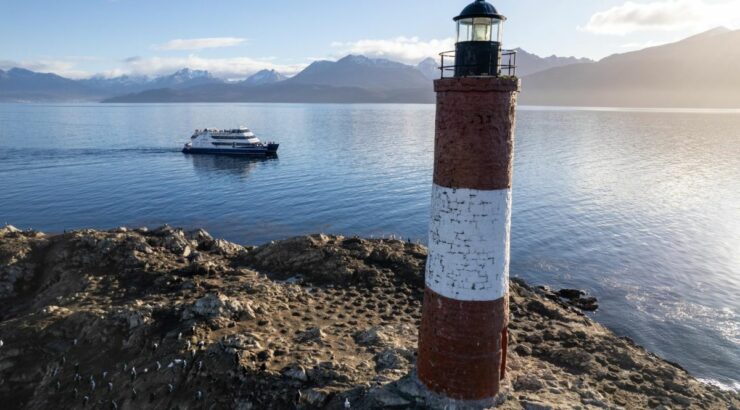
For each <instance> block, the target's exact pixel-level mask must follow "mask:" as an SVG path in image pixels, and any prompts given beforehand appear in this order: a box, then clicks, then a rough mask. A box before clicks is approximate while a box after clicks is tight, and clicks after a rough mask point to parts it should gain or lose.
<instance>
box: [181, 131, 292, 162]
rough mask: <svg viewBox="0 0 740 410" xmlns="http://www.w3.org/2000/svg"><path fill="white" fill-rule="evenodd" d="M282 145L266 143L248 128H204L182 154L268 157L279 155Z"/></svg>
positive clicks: (186, 145)
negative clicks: (278, 151) (279, 148)
mask: <svg viewBox="0 0 740 410" xmlns="http://www.w3.org/2000/svg"><path fill="white" fill-rule="evenodd" d="M279 146H280V144H278V143H275V142H267V143H264V142H262V141H260V139H259V138H257V136H255V135H254V133H253V132H252V131H251V130H250V129H249V128H246V127H239V128H235V129H224V130H219V129H213V128H204V129H202V130H200V129H198V130H195V132H194V133H193V135H192V136H191V137H190V142H188V143H187V144H185V147H184V148H183V149H182V152H184V153H186V154H221V155H244V156H255V157H266V156H275V155H277V150H278V147H279Z"/></svg>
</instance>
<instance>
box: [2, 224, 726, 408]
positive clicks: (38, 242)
mask: <svg viewBox="0 0 740 410" xmlns="http://www.w3.org/2000/svg"><path fill="white" fill-rule="evenodd" d="M425 258H426V250H425V248H423V247H422V246H419V245H415V244H410V243H405V242H403V241H397V240H382V239H376V240H367V239H359V238H344V237H338V236H326V235H314V236H308V237H300V238H294V239H288V240H285V241H280V242H274V243H270V244H267V245H264V246H261V247H257V248H251V247H242V246H240V245H237V244H233V243H229V242H227V241H223V240H218V239H214V238H212V237H211V236H210V235H209V234H208V233H207V232H205V231H203V230H198V231H194V232H184V231H182V230H179V229H174V228H171V227H168V226H164V227H161V228H157V229H154V230H147V229H135V230H129V229H126V228H118V229H114V230H111V231H107V232H101V231H92V230H84V231H76V232H70V233H65V234H62V235H54V236H52V235H45V234H42V233H38V232H31V231H23V232H22V231H19V230H17V229H14V228H12V227H6V228H3V229H0V403H2V405H0V407H2V408H10V409H26V408H27V409H47V408H83V407H85V408H96V409H103V408H106V409H107V408H118V409H141V408H162V409H165V408H166V409H169V408H180V409H189V408H193V409H215V408H219V409H220V408H234V409H290V408H328V409H343V408H345V406H346V405H347V404H349V405H350V407H351V408H353V409H377V408H425V407H429V406H432V405H433V404H434V401H433V400H431V399H430V398H429V397H427V396H425V395H424V394H423V392H422V390H421V389H420V388H419V385H418V383H417V382H416V381H415V379H414V378H413V377H412V376H409V375H410V374H412V370H413V367H414V360H415V352H416V343H417V339H416V338H417V326H418V324H419V320H420V307H421V302H422V291H423V267H424V262H425ZM510 293H511V316H512V317H511V318H512V320H511V325H510V332H511V343H510V354H509V358H508V362H507V363H508V367H507V369H508V374H507V377H506V382H505V385H504V386H503V391H502V394H501V397H500V400H499V402H500V405H499V407H500V408H504V409H559V408H568V409H571V408H582V409H592V408H612V409H617V408H624V409H642V408H662V409H668V408H693V409H728V408H738V407H740V397H738V394H737V393H733V392H726V391H720V390H718V389H716V388H714V387H711V386H708V385H704V384H702V383H700V382H698V381H696V380H695V379H694V378H692V377H691V376H690V375H689V374H687V373H686V372H685V371H684V370H682V369H681V368H680V367H678V366H676V365H674V364H671V363H669V362H666V361H664V360H662V359H660V358H658V357H656V356H655V355H653V354H651V353H649V352H647V351H645V350H644V349H643V348H641V347H639V346H637V345H635V344H634V343H633V342H632V341H631V340H629V339H627V338H620V337H617V336H615V335H614V334H612V333H611V332H610V331H608V330H607V329H606V328H604V327H603V326H601V325H599V324H597V323H595V322H593V321H592V320H590V319H589V318H588V317H587V316H585V314H584V313H583V311H582V309H580V308H578V307H577V306H580V307H581V308H584V309H590V308H595V305H596V301H595V300H592V299H590V298H588V297H587V296H586V295H584V294H582V293H580V292H578V291H574V290H565V291H560V292H556V291H552V290H549V289H547V288H533V287H530V286H528V285H527V284H525V283H523V282H521V281H513V282H512V284H511V289H510Z"/></svg>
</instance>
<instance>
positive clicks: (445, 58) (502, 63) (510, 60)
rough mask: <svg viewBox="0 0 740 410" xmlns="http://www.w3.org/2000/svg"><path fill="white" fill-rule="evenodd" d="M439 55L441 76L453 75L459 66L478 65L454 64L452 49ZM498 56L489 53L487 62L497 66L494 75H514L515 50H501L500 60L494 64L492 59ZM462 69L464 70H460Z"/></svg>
mask: <svg viewBox="0 0 740 410" xmlns="http://www.w3.org/2000/svg"><path fill="white" fill-rule="evenodd" d="M439 56H440V57H441V60H442V61H441V64H440V66H439V69H440V71H441V72H442V78H450V77H454V76H455V73H456V72H457V70H458V69H459V68H474V67H478V65H477V64H476V65H469V66H458V65H455V52H454V51H445V52H443V53H440V54H439ZM496 58H498V56H496V55H495V54H491V60H490V61H489V62H488V67H489V69H490V67H494V66H497V67H498V73H496V75H498V76H510V77H515V76H516V50H502V51H501V60H499V61H498V62H497V63H498V64H496V65H494V62H495V61H494V59H496ZM461 71H464V70H461ZM489 75H493V73H489Z"/></svg>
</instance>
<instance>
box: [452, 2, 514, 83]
mask: <svg viewBox="0 0 740 410" xmlns="http://www.w3.org/2000/svg"><path fill="white" fill-rule="evenodd" d="M454 21H455V22H456V23H457V43H456V45H455V77H468V76H496V77H498V76H499V75H500V74H501V52H502V50H501V43H502V33H503V23H504V21H506V17H504V16H503V15H502V14H499V12H498V11H497V10H496V8H495V7H493V5H492V4H490V3H488V2H486V1H485V0H476V1H475V2H473V3H471V4H469V5H468V6H467V7H465V9H463V11H462V13H460V15H459V16H457V17H455V18H454Z"/></svg>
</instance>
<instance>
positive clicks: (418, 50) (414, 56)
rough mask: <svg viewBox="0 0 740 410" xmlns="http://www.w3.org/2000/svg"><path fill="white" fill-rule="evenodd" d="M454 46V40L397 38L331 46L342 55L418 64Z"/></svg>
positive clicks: (337, 43) (340, 43) (333, 44)
mask: <svg viewBox="0 0 740 410" xmlns="http://www.w3.org/2000/svg"><path fill="white" fill-rule="evenodd" d="M454 44H455V40H454V39H453V38H444V39H439V40H437V39H432V40H428V41H422V40H420V39H419V38H418V37H397V38H394V39H386V40H382V39H381V40H359V41H352V42H334V43H332V44H331V46H332V48H334V49H335V50H337V52H338V53H341V54H362V55H365V56H368V57H380V58H388V59H391V60H396V61H401V62H404V63H408V64H416V63H418V62H419V61H421V60H423V59H425V58H428V57H437V55H438V54H439V53H441V52H443V51H447V50H452V49H454V47H455V46H454Z"/></svg>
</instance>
